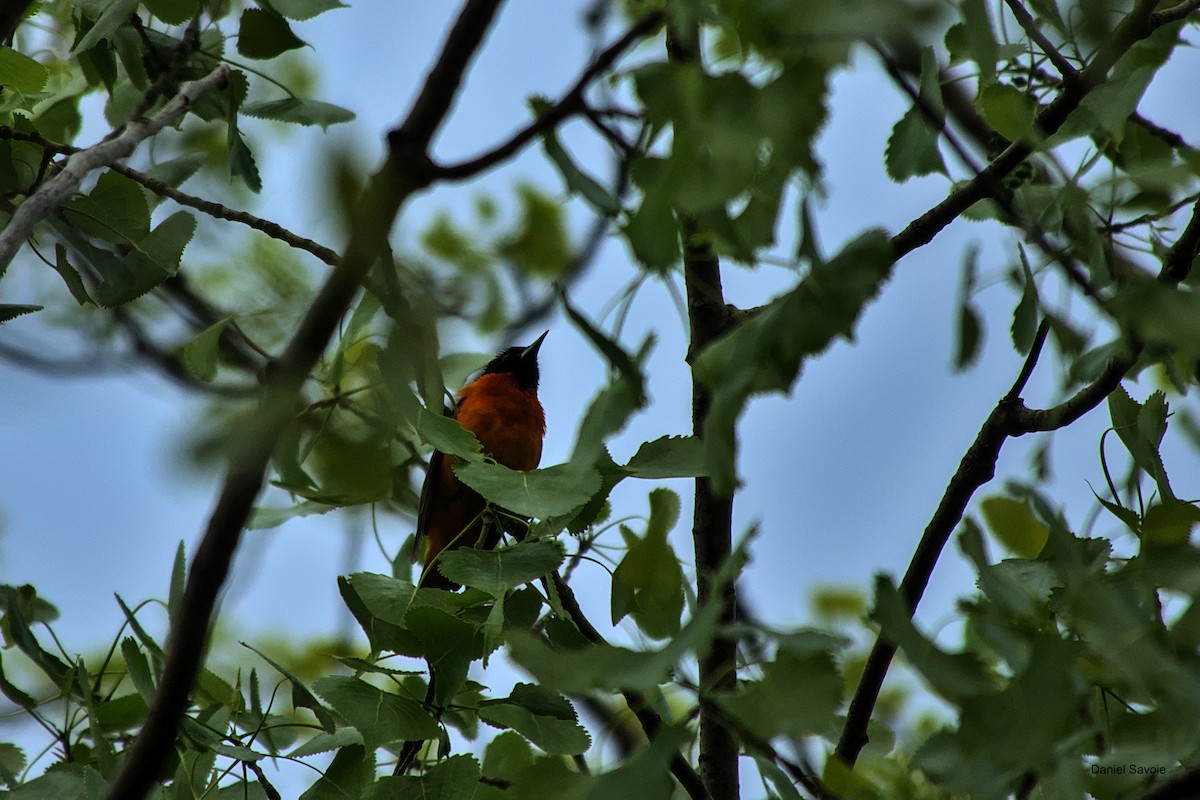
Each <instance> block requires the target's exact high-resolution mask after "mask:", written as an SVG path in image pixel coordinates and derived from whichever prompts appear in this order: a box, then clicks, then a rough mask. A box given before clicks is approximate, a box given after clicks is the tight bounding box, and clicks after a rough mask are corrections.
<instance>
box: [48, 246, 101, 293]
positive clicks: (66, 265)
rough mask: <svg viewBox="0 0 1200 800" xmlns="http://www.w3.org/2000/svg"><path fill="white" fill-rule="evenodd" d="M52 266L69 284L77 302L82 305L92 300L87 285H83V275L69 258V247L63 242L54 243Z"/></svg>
mask: <svg viewBox="0 0 1200 800" xmlns="http://www.w3.org/2000/svg"><path fill="white" fill-rule="evenodd" d="M50 266H52V267H53V268H54V271H55V272H57V273H58V274H59V276H61V277H62V279H63V283H65V284H67V290H68V291H69V292H70V293H71V297H74V298H75V302H77V303H79V305H81V306H84V305H87V304H88V303H91V302H92V298H91V297H90V296H89V295H88V291H87V287H85V286H84V285H83V277H82V276H80V274H79V272H78V271H77V270H76V269H75V268H74V267H73V266H71V262H70V261H68V260H67V248H65V247H63V246H62V245H61V244H56V245H54V263H52V264H51V265H50Z"/></svg>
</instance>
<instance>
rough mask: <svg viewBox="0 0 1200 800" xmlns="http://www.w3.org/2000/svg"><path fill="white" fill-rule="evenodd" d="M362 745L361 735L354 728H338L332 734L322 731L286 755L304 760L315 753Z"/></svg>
mask: <svg viewBox="0 0 1200 800" xmlns="http://www.w3.org/2000/svg"><path fill="white" fill-rule="evenodd" d="M362 743H363V738H362V734H361V733H359V732H358V729H356V728H338V729H337V730H336V731H334V732H333V733H326V732H324V731H322V732H321V733H318V734H317V735H316V736H314V737H312V738H311V739H309V740H308V741H307V742H304V743H303V744H300V745H297V746H296V748H295V749H293V750H292V752H290V753H288V754H287V757H288V758H305V757H306V756H315V755H316V754H317V753H326V752H329V751H330V750H337V749H340V748H342V747H348V746H350V745H355V744H358V745H361V744H362Z"/></svg>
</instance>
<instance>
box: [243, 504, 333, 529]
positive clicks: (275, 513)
mask: <svg viewBox="0 0 1200 800" xmlns="http://www.w3.org/2000/svg"><path fill="white" fill-rule="evenodd" d="M333 509H334V507H333V506H328V505H325V504H324V503H315V502H313V501H312V500H301V501H300V502H299V503H296V505H294V506H286V507H283V508H271V507H269V506H256V507H255V509H254V512H253V513H252V514H251V515H250V521H249V522H247V523H246V530H248V531H265V530H268V529H270V528H278V527H279V526H280V525H282V524H283V523H285V522H287V521H288V520H289V519H295V518H296V517H311V516H314V515H317V514H328V513H329V512H330V511H333Z"/></svg>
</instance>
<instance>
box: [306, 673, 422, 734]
mask: <svg viewBox="0 0 1200 800" xmlns="http://www.w3.org/2000/svg"><path fill="white" fill-rule="evenodd" d="M313 690H314V691H315V692H316V693H317V694H319V695H321V697H323V698H325V700H326V701H327V702H328V703H329V705H331V706H332V707H333V709H334V710H335V711H337V713H338V714H340V715H341V716H342V718H343V719H345V720H346V721H347V722H348V723H350V724H351V725H353V726H354V727H355V728H356V729H357V730H358V732H359V733H361V734H362V737H363V745H364V746H365V747H366V748H367V749H368V750H374V749H375V748H376V747H381V746H383V745H385V744H389V743H391V742H395V741H400V740H410V739H432V738H436V737H437V735H438V726H437V723H436V722H435V721H434V719H433V717H431V716H430V715H429V712H428V711H426V710H425V709H424V708H423V707H422V706H421V704H420V703H418V702H417V701H416V700H412V699H409V698H407V697H402V696H401V695H398V694H392V693H390V692H384V691H382V690H380V689H377V688H375V687H374V686H372V685H371V684H369V683H367V682H365V681H361V680H359V679H358V678H351V677H348V676H340V675H329V676H327V677H324V678H318V679H317V682H316V683H314V684H313Z"/></svg>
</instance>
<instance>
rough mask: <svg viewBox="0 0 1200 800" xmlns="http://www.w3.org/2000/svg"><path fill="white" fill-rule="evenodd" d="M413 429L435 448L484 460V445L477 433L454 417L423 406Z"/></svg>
mask: <svg viewBox="0 0 1200 800" xmlns="http://www.w3.org/2000/svg"><path fill="white" fill-rule="evenodd" d="M413 430H414V431H415V432H416V434H417V436H420V437H421V440H422V441H424V442H425V443H426V444H428V445H432V446H433V448H434V449H435V450H440V451H441V452H443V453H445V454H447V455H451V456H456V457H458V458H462V459H465V460H467V461H482V460H483V454H482V452H481V451H482V445H480V444H479V440H478V439H476V438H475V434H473V433H471V432H470V431H469V430H467V429H466V428H464V427H463V426H462V425H460V424H458V420H456V419H454V418H453V417H447V416H446V415H444V414H435V413H433V412H432V411H430V410H429V409H427V408H425V407H424V406H421V408H420V410H418V412H417V418H416V422H415V424H414V425H413Z"/></svg>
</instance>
